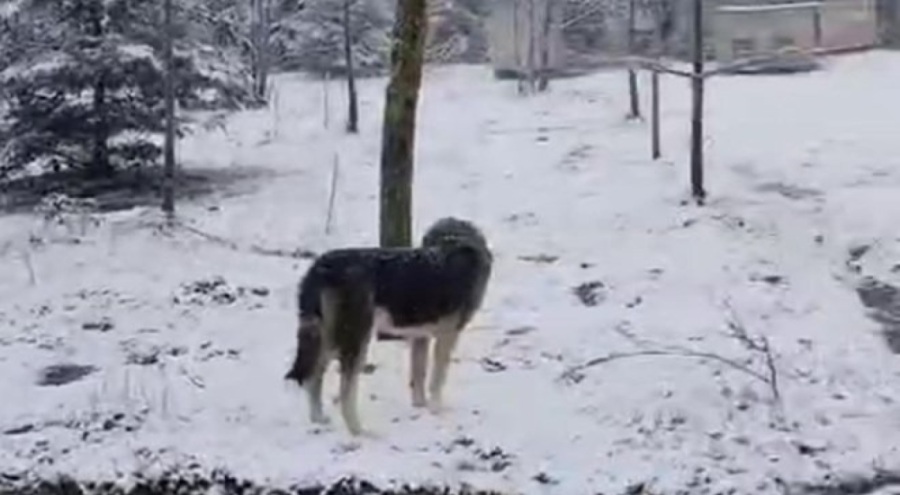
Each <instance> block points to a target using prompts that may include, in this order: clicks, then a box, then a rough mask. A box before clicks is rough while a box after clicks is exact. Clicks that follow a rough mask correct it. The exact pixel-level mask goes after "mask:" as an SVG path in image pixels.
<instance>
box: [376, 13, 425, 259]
mask: <svg viewBox="0 0 900 495" xmlns="http://www.w3.org/2000/svg"><path fill="white" fill-rule="evenodd" d="M426 23H427V17H426V0H400V1H399V5H398V9H397V13H396V18H395V21H394V32H393V38H394V45H393V47H392V49H391V78H390V82H389V83H388V87H387V95H386V101H385V107H384V126H383V130H382V137H381V201H380V241H381V245H382V246H385V247H388V246H410V245H411V244H412V183H413V153H414V150H415V129H416V109H417V105H418V99H419V88H420V86H421V84H422V58H423V52H424V48H425V33H426V29H427V24H426Z"/></svg>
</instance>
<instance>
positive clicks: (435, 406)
mask: <svg viewBox="0 0 900 495" xmlns="http://www.w3.org/2000/svg"><path fill="white" fill-rule="evenodd" d="M447 409H448V408H447V406H446V405H445V404H444V401H442V400H440V399H431V401H430V402H428V412H430V413H431V414H434V415H435V416H441V415H442V414H444V413H445V412H447Z"/></svg>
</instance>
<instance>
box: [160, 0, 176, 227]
mask: <svg viewBox="0 0 900 495" xmlns="http://www.w3.org/2000/svg"><path fill="white" fill-rule="evenodd" d="M163 10H164V13H163V22H164V23H165V27H164V29H165V32H166V35H165V36H164V37H163V38H164V51H165V53H164V58H165V66H166V73H165V76H164V81H163V84H164V88H163V90H164V92H165V94H164V99H165V112H166V129H165V138H164V139H165V140H164V142H163V188H162V189H163V190H162V194H163V203H162V210H163V212H164V213H165V214H166V219H167V220H168V222H169V223H170V224H171V223H173V222H174V221H175V63H174V60H175V56H174V53H173V52H174V48H173V45H174V41H173V40H172V37H173V36H174V29H173V26H172V23H173V19H172V0H165V4H164V6H163Z"/></svg>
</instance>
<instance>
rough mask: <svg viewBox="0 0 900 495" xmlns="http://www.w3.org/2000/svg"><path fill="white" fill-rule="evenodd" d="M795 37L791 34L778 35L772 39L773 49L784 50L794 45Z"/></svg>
mask: <svg viewBox="0 0 900 495" xmlns="http://www.w3.org/2000/svg"><path fill="white" fill-rule="evenodd" d="M794 45H795V44H794V38H792V37H790V36H782V35H780V36H776V37H775V38H773V39H772V49H773V50H783V49H785V48H788V47H791V46H794Z"/></svg>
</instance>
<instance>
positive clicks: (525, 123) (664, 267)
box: [0, 52, 900, 494]
mask: <svg viewBox="0 0 900 495" xmlns="http://www.w3.org/2000/svg"><path fill="white" fill-rule="evenodd" d="M898 78H900V56H898V55H897V54H892V53H887V52H871V53H867V54H859V55H848V56H844V57H842V58H834V59H830V60H828V61H827V64H826V69H825V70H823V71H819V72H815V73H810V74H802V75H792V76H755V77H721V78H718V79H714V80H713V81H712V82H711V83H710V84H709V91H708V94H709V102H708V113H707V115H708V118H709V122H708V128H707V130H708V133H707V158H708V167H707V187H708V190H709V192H710V201H709V204H708V205H707V206H705V207H696V206H693V205H691V204H690V203H687V202H686V199H687V197H688V196H687V187H686V186H687V184H688V177H687V171H688V170H687V169H688V167H687V163H686V157H687V143H688V139H687V137H688V135H687V132H688V125H687V124H688V116H689V110H690V102H689V100H688V87H687V83H686V82H685V81H683V80H679V79H668V78H667V79H664V81H663V117H664V120H663V128H662V129H663V145H664V148H663V149H664V155H665V157H666V158H665V159H664V160H661V161H659V162H654V161H651V160H649V158H648V155H649V135H648V130H649V123H646V122H628V121H626V120H625V119H624V115H625V112H626V104H627V99H626V95H624V94H623V92H624V88H625V87H626V86H625V78H624V75H623V74H622V73H619V72H608V73H601V74H595V75H591V76H586V77H581V78H574V79H565V80H558V81H554V82H553V84H552V87H551V90H550V92H549V93H546V94H542V95H535V96H532V97H527V98H523V97H520V96H518V95H516V94H515V86H514V83H510V82H498V81H495V80H493V79H492V77H491V75H490V70H489V69H488V68H486V67H482V66H465V67H462V66H461V67H445V68H429V69H428V71H427V74H426V78H425V87H424V94H423V97H422V100H421V103H422V108H421V112H420V114H419V127H418V129H419V131H418V133H419V134H418V137H417V157H416V160H417V168H416V177H415V181H416V183H415V188H416V194H415V232H416V235H417V236H418V235H421V233H422V232H423V230H424V229H425V228H427V225H428V224H430V223H431V222H433V221H434V220H435V219H437V218H439V217H441V216H445V215H456V216H460V217H465V218H469V219H472V220H474V221H475V222H476V223H478V224H479V225H481V226H482V227H483V228H484V230H485V232H486V233H487V235H488V236H489V239H490V242H491V244H492V247H493V249H494V251H495V253H496V263H497V265H496V269H495V272H494V276H493V279H492V281H491V285H490V286H489V290H488V295H487V300H486V302H485V307H484V310H483V311H482V312H481V313H479V314H478V315H477V316H476V318H475V321H474V322H473V324H472V327H471V328H470V329H469V330H467V332H466V333H465V335H464V337H463V338H462V340H461V343H460V346H459V348H458V352H457V363H456V365H454V367H453V368H452V369H451V376H450V380H449V383H448V390H447V401H448V405H449V406H450V409H449V411H447V412H445V413H444V414H443V415H441V416H432V415H430V414H429V413H424V412H420V411H418V410H414V409H412V407H411V406H410V404H409V403H410V397H409V392H408V390H407V385H406V384H407V375H406V373H407V369H406V368H407V361H408V356H407V354H406V352H405V347H404V345H403V344H400V343H396V342H381V343H379V344H378V345H376V346H375V347H374V349H373V352H372V354H371V357H370V362H372V363H373V364H375V365H376V370H375V372H374V373H373V374H371V375H366V376H365V378H364V380H363V382H362V393H361V410H362V418H363V422H364V425H365V426H367V427H369V428H370V429H372V430H374V431H375V432H376V433H377V437H376V438H373V439H351V438H350V437H349V436H348V434H347V432H346V429H345V428H344V425H343V423H342V422H341V420H340V416H339V414H337V411H336V410H335V408H334V407H333V406H332V405H331V404H330V403H329V404H328V405H329V413H330V415H331V417H332V420H333V421H332V425H331V426H329V427H327V428H324V429H323V428H316V427H314V426H312V425H311V424H310V423H309V422H308V420H307V409H306V403H305V398H304V396H303V394H302V393H301V392H300V391H299V390H297V389H296V388H294V387H291V386H289V385H288V384H287V383H285V382H284V381H283V379H282V376H283V374H284V372H285V371H286V369H287V366H288V364H289V358H290V354H291V353H292V352H293V346H294V335H293V331H294V326H295V317H294V312H293V311H294V297H295V285H296V283H297V280H298V278H299V277H300V276H301V274H302V272H303V270H304V269H305V268H306V267H307V266H308V263H309V261H308V260H303V259H290V258H284V257H268V256H260V255H258V254H254V253H252V252H251V249H250V246H252V245H258V246H265V247H267V248H272V249H276V248H277V249H284V250H293V249H297V248H306V249H313V250H316V251H319V252H320V251H321V250H323V249H327V248H331V247H337V246H345V245H355V244H374V243H375V242H376V240H377V215H378V213H377V211H378V208H377V197H376V195H377V191H378V187H377V185H378V184H377V180H378V157H379V144H380V136H379V132H378V131H379V121H380V118H381V111H382V96H383V91H384V84H385V81H384V80H383V79H378V80H366V81H362V82H361V88H360V90H361V98H362V101H361V114H362V116H363V121H362V125H361V129H362V132H361V134H360V135H359V136H348V135H345V134H344V133H343V112H344V108H345V102H344V94H343V84H342V83H341V81H332V82H330V83H328V86H326V84H325V83H323V82H322V81H312V80H309V79H308V78H304V77H300V76H298V75H282V76H279V77H278V78H277V79H276V88H277V98H276V99H275V101H277V102H278V103H277V105H275V104H272V105H270V107H269V108H266V109H260V110H254V111H247V112H242V113H238V114H235V115H233V116H232V117H229V118H228V119H227V121H226V126H225V127H224V128H211V129H209V130H207V131H204V132H198V133H195V134H192V135H190V136H189V137H187V138H186V139H185V140H184V141H183V142H182V143H180V145H179V156H180V157H181V159H182V160H183V161H184V163H185V167H187V168H189V169H191V170H195V171H196V170H225V171H229V172H233V173H236V174H244V175H247V176H249V177H250V178H249V179H247V180H246V181H244V182H241V183H239V184H237V185H232V186H230V187H228V188H222V189H221V190H220V191H219V192H217V193H216V194H214V195H211V196H205V197H201V198H197V199H195V200H194V201H192V202H185V203H181V204H180V205H179V215H180V216H181V218H182V219H183V220H184V221H185V222H186V223H188V224H189V225H191V226H192V227H194V228H196V229H200V230H201V231H204V232H208V233H210V234H213V235H216V236H221V237H222V238H225V239H228V240H230V241H233V242H234V243H236V245H237V247H238V248H237V249H232V248H229V247H227V246H223V245H221V244H218V243H216V242H212V241H210V240H209V239H208V238H203V237H200V236H197V235H194V234H191V233H189V232H187V231H185V230H177V231H176V232H175V233H170V234H166V233H164V232H160V231H159V230H158V229H155V228H154V226H155V225H158V222H159V219H158V216H157V215H156V213H155V212H154V211H151V210H143V209H135V210H130V211H125V212H118V213H109V214H104V215H98V218H99V219H100V220H102V223H101V225H100V226H99V227H91V228H89V229H88V230H87V232H86V233H85V235H83V236H79V238H80V239H81V242H80V243H78V244H72V243H65V242H62V240H61V239H63V238H65V236H67V235H70V234H69V233H67V232H66V230H65V228H60V227H53V226H44V225H42V223H41V221H40V220H38V219H37V218H36V217H34V216H33V215H25V214H19V215H8V216H5V217H3V218H0V248H2V249H0V253H5V254H4V256H2V258H0V272H2V273H3V274H4V277H3V278H0V301H2V306H0V376H3V377H4V380H2V381H0V397H3V407H2V408H0V432H7V433H6V434H3V435H0V441H2V443H3V448H2V449H0V466H2V469H0V471H6V472H29V473H33V474H34V475H47V474H51V473H56V472H64V473H68V474H71V475H74V476H76V477H79V478H83V479H110V478H113V479H121V480H127V479H130V478H129V477H130V476H132V474H133V473H134V472H136V471H142V472H154V471H160V470H163V469H166V468H167V467H170V466H173V465H177V464H185V463H189V462H196V463H199V464H200V465H202V466H206V467H208V468H214V467H225V468H228V469H229V470H231V471H232V472H234V473H237V474H240V475H243V476H248V477H251V478H253V479H256V480H265V481H267V482H269V483H272V484H274V485H278V486H281V485H283V486H287V485H289V484H291V483H296V482H301V483H307V482H308V483H311V482H313V481H323V482H327V481H329V480H333V479H336V478H339V477H341V476H344V475H347V474H356V475H359V476H360V477H362V478H365V479H367V480H370V481H372V482H373V483H376V484H390V483H404V482H412V483H416V482H421V483H429V484H447V485H449V486H462V485H464V484H468V485H472V486H475V487H478V488H495V489H498V490H502V491H505V492H509V493H524V494H538V493H541V494H570V493H598V492H604V493H620V492H622V491H623V490H624V488H625V487H627V486H630V485H632V484H634V483H646V484H647V487H648V488H652V489H653V490H654V492H660V493H674V492H675V491H676V490H678V489H686V488H691V489H694V490H700V489H701V488H703V487H704V486H705V487H707V488H709V489H710V490H723V491H724V490H727V489H729V488H734V489H736V490H737V491H738V493H750V492H753V493H781V487H780V485H779V484H778V482H776V480H782V481H783V482H784V483H788V484H794V483H802V482H820V481H822V480H823V479H824V478H825V477H826V476H829V475H830V476H840V475H842V474H846V473H862V474H865V473H872V472H873V470H875V469H881V468H883V469H892V468H893V469H897V468H900V454H898V452H897V445H900V428H898V427H900V405H898V403H897V401H898V399H900V380H898V374H900V362H898V358H897V356H895V355H893V354H891V352H890V350H889V349H888V347H887V346H886V345H885V343H884V338H883V336H882V335H881V333H880V330H879V327H878V325H877V324H876V323H875V322H874V321H871V320H870V319H869V318H867V317H866V314H865V312H864V310H863V307H862V306H861V304H860V303H859V300H858V297H857V295H856V294H855V292H854V290H853V286H854V285H853V284H854V283H855V282H856V280H858V279H859V277H861V276H864V275H871V276H875V277H877V278H879V279H882V280H885V281H887V282H894V283H896V282H897V280H896V279H897V278H898V277H900V274H898V273H897V272H898V271H900V270H898V269H897V268H896V266H897V264H898V263H900V245H898V237H897V227H896V226H897V223H896V213H895V212H896V211H900V195H898V194H897V190H898V187H900V153H898V151H900V149H898V146H900V144H898V141H897V139H896V132H895V131H894V129H895V128H896V115H898V114H900V99H898V98H896V95H895V93H896V91H895V90H894V85H893V84H892V83H891V82H890V81H894V80H897V79H898ZM326 88H327V98H325V95H324V94H323V93H324V91H325V90H326ZM644 96H646V97H647V98H646V100H647V101H649V98H648V97H649V95H644ZM323 100H326V101H327V102H328V107H329V108H330V110H329V111H328V116H327V117H326V116H325V112H324V108H325V104H324V103H323ZM647 101H645V103H646V102H647ZM644 108H649V105H646V104H645V105H644ZM325 122H328V128H325V126H324V123H325ZM335 157H337V158H335ZM335 162H337V163H339V167H338V168H339V174H338V175H339V176H338V193H337V207H336V215H335V218H334V228H333V230H332V232H331V233H330V234H329V235H326V234H325V228H324V227H325V209H326V205H327V204H328V195H329V194H328V191H329V185H330V183H331V180H332V179H331V174H332V170H333V168H334V163H335ZM76 230H77V229H76ZM30 236H36V237H40V238H43V239H45V242H44V243H43V244H31V243H29V242H28V239H29V237H30ZM862 245H865V246H871V248H870V249H869V251H868V252H866V253H865V254H864V255H863V256H862V257H861V259H860V260H858V262H857V264H858V265H859V266H860V270H861V273H855V272H853V271H852V270H848V267H847V259H848V254H847V253H848V250H850V249H853V248H855V247H858V246H862ZM4 246H5V248H4ZM541 256H543V257H545V258H546V259H544V260H543V261H541V260H540V257H541ZM535 257H537V260H536V259H535ZM548 257H556V258H555V259H553V260H552V261H548V260H550V258H548ZM523 258H525V259H523ZM29 266H30V267H31V268H32V269H33V271H34V278H35V283H34V284H31V283H30V281H29V269H28V267H29ZM215 276H221V277H223V278H224V280H225V282H226V285H225V286H221V287H219V289H218V290H220V291H221V292H224V293H226V296H223V297H225V299H223V298H221V297H220V298H218V299H216V298H214V297H211V296H209V295H208V294H207V295H203V294H197V293H196V292H194V293H188V294H186V293H185V292H184V289H183V287H182V285H183V284H190V283H194V282H196V281H198V280H208V279H210V278H211V277H215ZM593 281H600V282H602V286H601V287H599V289H597V290H598V291H599V293H598V299H597V304H596V305H594V306H587V305H585V304H582V303H581V302H580V301H579V299H578V297H576V296H575V294H574V293H573V288H574V287H576V286H579V285H581V284H585V283H588V282H593ZM237 287H245V288H246V290H244V291H243V292H241V291H239V290H238V289H237ZM253 288H266V289H268V291H269V292H268V294H265V293H262V292H260V291H258V290H257V291H255V292H254V291H253V290H252V289H253ZM585 291H586V292H589V290H588V289H585ZM228 294H230V295H233V296H234V300H233V301H229V300H227V295H228ZM729 308H730V309H729ZM729 321H731V322H732V323H733V324H734V325H740V326H742V327H743V328H745V329H746V332H747V333H748V334H749V336H750V337H751V338H760V337H765V339H767V341H768V343H769V345H770V348H771V350H772V351H771V352H772V355H773V357H774V360H775V361H774V365H775V369H776V371H777V378H778V392H779V393H780V397H781V404H780V405H779V404H778V403H777V402H776V401H774V400H773V397H772V388H771V387H770V386H769V385H768V384H766V383H764V381H763V380H762V379H761V378H767V377H768V376H769V375H768V374H767V373H768V369H767V366H766V360H765V355H764V353H761V352H759V351H754V350H752V349H748V348H747V346H745V345H744V344H742V342H741V341H740V340H739V339H737V338H735V337H734V336H733V335H732V333H733V332H732V330H729ZM85 324H87V325H86V326H85ZM110 325H111V326H110ZM646 350H662V351H665V352H669V353H673V352H674V353H676V354H677V353H679V352H681V353H682V354H683V352H682V351H685V350H687V351H691V352H702V353H714V354H716V355H718V356H720V357H721V358H723V359H724V360H728V361H730V362H731V365H729V364H727V363H724V362H722V361H721V360H718V361H717V360H710V359H698V358H695V357H690V356H687V357H686V356H673V355H663V356H659V355H645V356H632V357H627V358H622V359H616V360H613V361H610V362H607V363H605V364H601V365H598V366H595V367H592V368H587V369H584V370H581V371H580V372H578V373H575V374H574V375H576V376H575V379H568V380H566V379H563V378H562V376H563V374H564V373H565V372H566V371H567V370H568V369H570V368H571V367H573V366H577V365H579V364H581V363H583V362H585V361H587V360H590V359H592V358H595V357H600V356H605V355H609V354H616V353H633V352H639V351H646ZM129 361H130V362H129ZM63 363H72V364H77V365H85V366H88V365H89V366H94V367H96V368H97V371H95V372H93V373H91V374H88V375H87V376H86V377H85V378H83V379H81V380H79V381H76V382H74V383H70V384H66V385H60V386H38V385H37V381H38V375H39V373H40V371H41V369H43V368H44V367H46V366H50V365H55V364H63ZM740 366H743V367H745V370H744V371H741V370H739V369H737V368H738V367H740ZM746 369H750V370H751V371H753V372H755V373H757V374H760V375H761V377H754V376H752V375H751V374H750V373H748V372H747V371H746ZM334 378H335V376H334V373H332V375H331V376H329V381H328V382H327V384H326V387H327V390H329V392H328V393H329V395H333V393H334V391H335V386H336V383H335V380H334Z"/></svg>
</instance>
